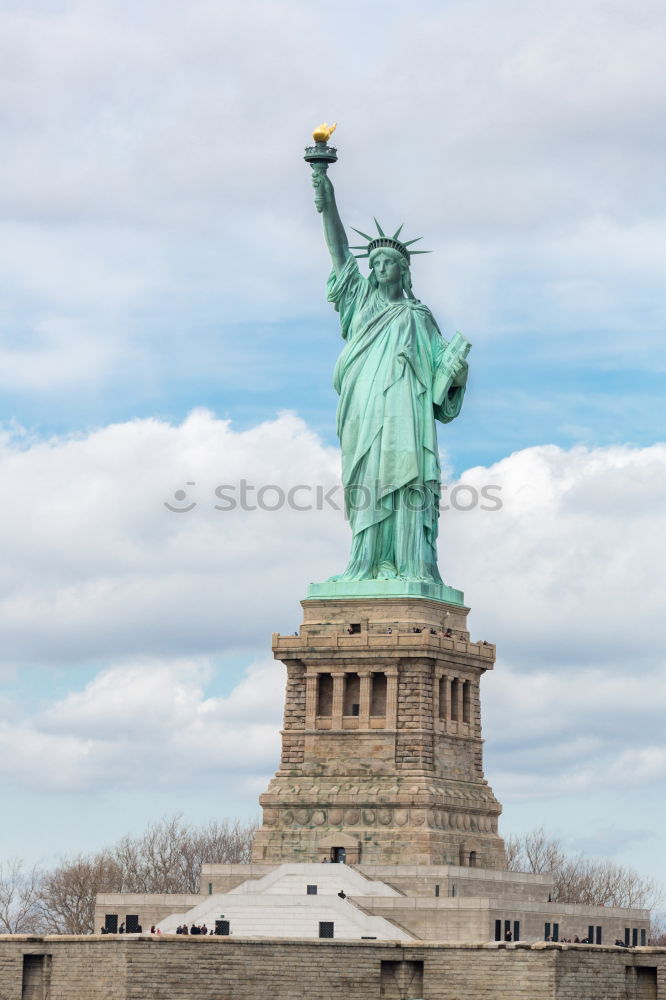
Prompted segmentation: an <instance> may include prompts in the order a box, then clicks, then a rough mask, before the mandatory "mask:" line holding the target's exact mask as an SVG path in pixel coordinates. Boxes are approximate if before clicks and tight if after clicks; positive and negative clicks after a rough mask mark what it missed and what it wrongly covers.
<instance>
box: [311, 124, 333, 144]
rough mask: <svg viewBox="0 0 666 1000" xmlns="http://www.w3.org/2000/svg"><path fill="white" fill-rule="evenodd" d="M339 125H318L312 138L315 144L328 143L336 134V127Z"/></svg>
mask: <svg viewBox="0 0 666 1000" xmlns="http://www.w3.org/2000/svg"><path fill="white" fill-rule="evenodd" d="M337 124H338V123H337V122H333V124H332V125H328V124H327V123H326V122H324V124H323V125H317V127H316V129H315V130H314V132H313V133H312V138H313V139H314V141H315V142H328V140H329V139H330V138H331V136H332V135H333V133H334V132H335V127H336V125H337Z"/></svg>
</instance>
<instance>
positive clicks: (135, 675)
mask: <svg viewBox="0 0 666 1000" xmlns="http://www.w3.org/2000/svg"><path fill="white" fill-rule="evenodd" d="M209 674H210V665H209V664H208V663H207V662H206V661H205V660H189V661H187V660H166V659H164V660H161V661H155V660H152V661H151V660H142V661H139V662H136V661H135V662H133V663H128V664H125V665H123V666H116V667H112V668H109V669H107V670H103V671H102V672H101V673H99V674H97V675H96V676H95V677H93V679H92V680H91V681H90V682H89V683H88V684H87V685H86V686H85V687H84V688H83V690H81V691H73V692H71V693H69V694H68V695H66V696H65V697H64V698H62V699H59V700H56V701H55V702H53V703H52V704H51V705H50V706H48V707H47V708H46V709H45V710H43V711H41V712H37V713H35V714H33V715H25V716H24V717H23V718H17V714H18V712H17V706H13V712H12V715H11V716H10V718H9V719H8V720H7V721H4V722H3V723H1V724H0V775H2V776H3V777H4V780H5V784H6V785H9V786H10V787H11V786H13V785H15V784H18V785H20V786H24V787H27V788H33V789H40V788H41V789H44V790H49V791H57V792H73V791H86V790H95V789H99V788H106V789H118V788H120V789H128V788H129V789H145V790H148V789H151V788H160V787H163V788H169V789H171V790H172V791H173V792H177V790H178V789H182V788H188V789H191V788H193V787H202V786H210V782H211V781H218V782H219V781H224V780H225V779H231V780H232V781H233V782H234V783H235V784H236V785H241V786H242V785H247V784H248V783H252V784H254V783H256V782H257V781H258V780H260V779H261V778H264V779H265V776H266V775H267V774H269V773H270V772H271V771H272V770H274V769H275V767H276V761H277V758H278V755H279V738H278V732H277V730H278V726H279V721H280V711H281V701H282V692H283V688H284V677H283V672H282V670H281V668H280V665H276V664H274V663H272V662H267V663H256V664H254V665H252V666H251V667H250V668H249V669H248V672H247V675H246V677H245V679H244V680H243V681H242V682H241V683H240V684H239V685H237V687H236V688H234V690H233V691H232V692H231V694H230V695H229V696H228V697H226V698H221V697H212V696H207V695H206V693H205V684H206V680H207V676H208V675H209ZM3 714H4V713H3ZM17 747H18V748H20V753H16V749H17Z"/></svg>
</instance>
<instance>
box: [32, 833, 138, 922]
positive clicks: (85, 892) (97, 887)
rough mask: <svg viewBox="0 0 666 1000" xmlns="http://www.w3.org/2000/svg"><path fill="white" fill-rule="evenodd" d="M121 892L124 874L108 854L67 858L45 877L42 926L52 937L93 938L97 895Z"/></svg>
mask: <svg viewBox="0 0 666 1000" xmlns="http://www.w3.org/2000/svg"><path fill="white" fill-rule="evenodd" d="M121 891H122V877H121V873H120V870H119V868H118V865H117V864H116V861H115V859H114V858H113V856H112V854H111V853H110V852H109V851H100V852H99V853H97V854H91V855H88V856H86V855H83V854H79V855H78V856H77V857H75V858H64V859H63V860H62V861H61V862H60V864H59V865H58V866H57V867H56V868H54V870H53V871H51V872H46V873H45V874H44V876H43V877H42V882H41V892H40V900H39V906H40V910H41V913H42V921H43V924H44V926H45V928H46V929H47V930H48V931H49V932H50V933H52V934H91V933H92V932H93V931H94V916H95V897H96V896H97V893H98V892H121Z"/></svg>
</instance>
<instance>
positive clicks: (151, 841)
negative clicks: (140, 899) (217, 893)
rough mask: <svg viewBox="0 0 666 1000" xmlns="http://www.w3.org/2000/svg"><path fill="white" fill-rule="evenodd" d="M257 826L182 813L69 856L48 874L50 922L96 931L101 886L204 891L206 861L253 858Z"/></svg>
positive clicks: (55, 927)
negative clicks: (193, 821)
mask: <svg viewBox="0 0 666 1000" xmlns="http://www.w3.org/2000/svg"><path fill="white" fill-rule="evenodd" d="M254 830H255V826H254V824H252V823H246V824H243V823H240V822H239V821H238V820H236V821H231V822H229V821H226V820H223V821H212V822H210V823H208V824H206V825H204V826H200V827H196V826H189V825H187V824H186V823H184V822H183V819H182V816H181V815H180V814H177V815H175V816H170V817H164V818H162V819H161V820H159V821H157V822H156V823H152V824H151V825H150V826H149V827H148V828H147V829H146V830H145V832H144V833H142V834H141V835H140V836H138V837H132V836H130V835H129V834H128V835H127V836H125V837H123V838H122V839H121V840H120V841H118V843H117V844H116V845H115V846H114V847H110V848H108V849H107V850H104V851H100V852H98V853H97V854H91V855H83V854H82V855H78V856H77V857H75V858H64V859H63V860H62V861H61V862H60V864H59V865H58V866H57V867H56V868H55V869H54V870H53V871H51V872H48V873H46V874H45V875H44V876H43V878H42V882H41V897H40V909H41V912H42V915H43V921H44V924H45V926H46V927H47V928H48V929H49V930H51V931H54V932H56V933H60V934H86V933H92V932H93V931H94V914H95V897H96V896H97V894H98V893H100V892H141V893H153V892H155V893H163V892H167V893H168V892H198V891H199V876H200V873H201V865H202V864H204V863H217V864H232V863H244V862H246V861H249V858H250V848H251V844H252V836H253V834H254Z"/></svg>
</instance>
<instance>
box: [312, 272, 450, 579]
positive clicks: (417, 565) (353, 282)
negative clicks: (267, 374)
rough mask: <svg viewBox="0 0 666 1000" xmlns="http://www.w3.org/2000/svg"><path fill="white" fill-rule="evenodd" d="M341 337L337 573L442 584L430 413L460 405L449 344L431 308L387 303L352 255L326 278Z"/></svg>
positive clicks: (444, 415) (438, 415) (439, 415)
mask: <svg viewBox="0 0 666 1000" xmlns="http://www.w3.org/2000/svg"><path fill="white" fill-rule="evenodd" d="M327 292H328V300H329V302H332V303H333V304H334V305H335V308H336V309H337V311H338V312H339V314H340V325H341V328H342V336H343V337H344V339H345V341H346V344H345V347H344V348H343V350H342V353H341V355H340V357H339V358H338V362H337V365H336V368H335V374H334V378H333V384H334V386H335V389H336V392H338V393H339V395H340V401H339V404H338V415H337V430H338V436H339V438H340V445H341V449H342V483H343V486H344V491H345V504H346V508H347V514H348V517H349V521H350V524H351V527H352V535H353V538H352V551H351V556H350V560H349V564H348V566H347V569H346V570H345V572H344V573H343V574H341V575H340V576H339V577H335V578H334V579H339V580H367V579H391V578H396V577H397V578H400V579H405V580H420V581H432V582H436V583H440V582H441V577H440V575H439V571H438V569H437V549H436V541H437V521H438V517H439V496H440V465H439V456H438V450H437V434H436V430H435V419H437V420H440V421H442V422H443V423H447V422H448V421H449V420H453V418H454V417H456V416H457V415H458V413H459V412H460V407H461V405H462V400H463V396H464V392H465V390H464V387H452V386H451V378H450V374H449V372H448V370H447V368H446V365H445V363H444V358H443V354H444V349H445V347H446V345H447V342H446V341H445V340H444V338H443V337H442V335H441V333H440V331H439V328H438V326H437V323H436V322H435V319H434V317H433V315H432V313H431V312H430V310H429V309H428V308H427V307H426V306H424V305H422V304H421V303H420V302H416V301H415V300H413V299H408V298H404V299H401V300H399V301H396V302H389V301H386V300H384V299H382V298H381V296H380V295H379V293H378V291H377V289H376V288H373V286H372V284H371V282H370V280H369V279H368V278H364V277H363V276H362V275H361V273H360V271H359V268H358V264H357V263H356V260H355V258H354V257H352V256H350V257H348V258H347V261H346V263H345V265H344V267H343V268H342V270H341V271H340V273H339V274H338V275H336V274H335V273H332V274H331V276H330V278H329V280H328V287H327Z"/></svg>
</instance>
